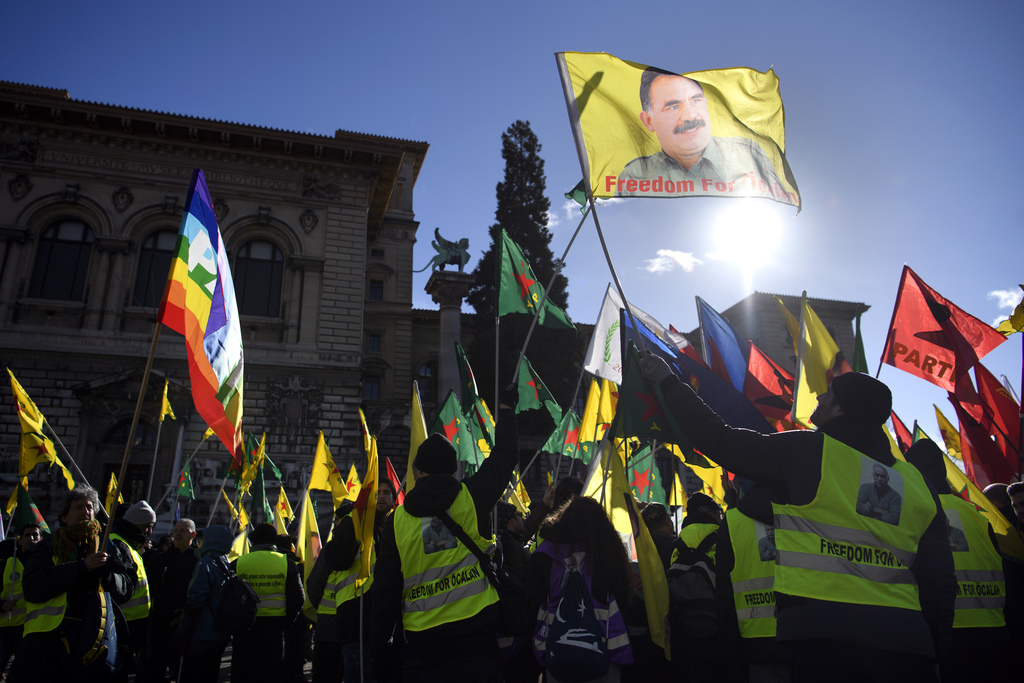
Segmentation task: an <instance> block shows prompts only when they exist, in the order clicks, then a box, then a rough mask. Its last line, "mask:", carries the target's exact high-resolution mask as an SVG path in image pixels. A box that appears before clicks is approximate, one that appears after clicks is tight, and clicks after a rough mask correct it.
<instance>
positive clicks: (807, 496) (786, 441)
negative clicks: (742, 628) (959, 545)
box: [661, 375, 956, 658]
mask: <svg viewBox="0 0 1024 683" xmlns="http://www.w3.org/2000/svg"><path fill="white" fill-rule="evenodd" d="M661 390H662V392H663V393H664V395H665V399H666V403H667V404H668V408H669V410H670V411H671V412H672V415H673V417H674V418H675V420H676V421H677V424H679V426H680V427H681V428H682V430H683V432H684V433H685V434H686V435H687V437H689V439H690V441H691V442H692V443H693V445H694V447H696V448H697V449H698V450H700V451H701V452H702V453H705V454H706V455H707V456H708V457H709V458H711V459H712V460H714V461H715V462H716V463H718V464H719V465H721V466H722V467H724V468H725V469H727V470H729V471H731V472H734V473H736V474H738V475H740V476H741V477H745V478H747V479H750V480H752V481H754V482H757V483H759V484H763V485H767V486H769V487H771V491H772V493H773V496H774V502H776V503H781V504H792V505H806V504H808V503H810V502H811V501H812V500H813V499H814V497H815V495H816V494H817V491H818V486H819V484H820V483H821V463H822V453H823V448H824V436H825V435H826V434H827V435H829V436H830V437H832V438H834V439H836V440H837V441H840V442H842V443H844V444H846V445H847V446H850V447H851V448H854V449H855V450H857V451H859V452H860V453H863V454H864V455H866V456H868V457H869V458H871V459H873V460H876V461H878V462H880V463H882V464H883V465H888V466H892V465H893V464H894V463H895V458H894V457H893V455H892V452H891V451H890V450H889V441H888V439H887V438H886V436H885V434H884V432H883V431H882V430H881V428H880V426H878V425H874V426H873V425H870V424H866V423H865V422H863V421H862V420H859V419H856V418H852V417H848V416H839V417H836V418H835V419H833V420H831V421H829V422H828V423H827V424H826V425H825V426H824V427H823V428H821V429H819V430H817V431H809V430H794V431H789V432H780V433H777V434H759V433H757V432H754V431H751V430H748V429H738V428H732V427H729V426H728V425H727V424H725V422H724V421H723V420H722V418H721V417H719V416H718V414H717V413H715V412H714V411H713V410H711V409H710V408H709V407H708V406H707V405H706V404H705V403H704V401H702V400H701V399H700V398H699V397H698V396H697V395H696V394H695V393H694V391H693V389H692V388H691V387H690V386H689V385H688V384H685V383H683V382H680V381H679V380H678V379H677V378H676V377H675V376H674V375H672V376H669V377H666V378H665V379H664V380H662V382H661ZM929 490H930V491H931V493H932V497H933V498H934V500H935V509H936V515H935V517H934V518H933V519H932V522H931V524H930V525H929V527H928V528H927V530H926V531H925V533H924V535H923V536H922V537H921V540H920V542H919V544H918V549H917V557H916V560H915V561H914V563H913V565H912V566H911V567H910V570H911V572H912V573H913V574H914V578H915V579H916V581H917V584H918V588H919V590H920V601H921V615H922V616H923V617H924V619H925V621H926V622H927V626H928V629H929V630H930V635H931V637H930V638H929V637H928V635H929V634H928V633H927V632H924V631H923V629H921V628H919V627H918V625H919V624H920V622H919V621H917V619H918V618H919V617H918V616H917V613H916V612H912V611H910V610H904V609H899V608H895V607H878V606H872V605H854V604H849V603H841V602H831V601H825V600H812V599H807V598H802V597H796V596H790V595H784V594H777V597H776V599H777V610H778V617H779V620H778V637H779V640H780V641H782V640H795V641H799V640H813V639H817V638H822V637H823V635H822V634H823V633H831V634H833V636H834V639H835V640H837V641H838V642H841V643H844V644H848V645H851V646H855V647H864V648H873V649H880V650H888V651H892V652H897V653H905V654H912V655H916V656H923V657H929V658H934V657H935V656H936V652H938V653H942V652H943V651H944V650H945V649H946V648H947V647H948V644H949V640H950V635H951V631H952V625H953V601H954V600H955V599H956V577H955V575H954V574H953V556H952V553H951V552H950V549H949V541H948V537H947V532H946V517H945V515H942V514H938V512H939V511H940V510H941V507H940V506H939V502H938V497H937V496H936V495H935V492H934V489H931V488H930V489H929ZM769 510H770V508H768V509H762V510H760V511H758V510H751V511H745V512H747V514H749V515H750V516H752V517H754V518H755V519H761V521H764V522H766V523H771V522H772V519H771V517H770V515H769V514H768V513H769ZM922 633H923V635H922Z"/></svg>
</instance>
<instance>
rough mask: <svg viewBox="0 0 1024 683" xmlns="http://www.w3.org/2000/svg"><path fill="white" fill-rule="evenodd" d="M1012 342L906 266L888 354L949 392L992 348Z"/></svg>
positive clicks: (902, 366)
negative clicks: (946, 297)
mask: <svg viewBox="0 0 1024 683" xmlns="http://www.w3.org/2000/svg"><path fill="white" fill-rule="evenodd" d="M1004 341H1006V337H1004V336H1003V335H1002V334H1000V333H999V332H998V331H997V330H996V329H995V328H993V327H992V326H990V325H988V324H986V323H984V322H982V321H981V320H979V319H977V318H975V317H974V316H973V315H971V314H969V313H966V312H964V311H963V310H962V309H960V308H959V307H958V306H956V305H955V304H954V303H952V302H951V301H948V300H946V299H944V298H943V297H942V296H941V295H940V294H939V293H938V292H936V291H935V290H934V289H932V288H931V287H929V286H928V285H926V284H925V283H924V282H923V281H922V280H921V278H919V277H918V276H917V273H915V272H914V271H912V270H911V269H910V268H909V267H907V266H903V275H902V277H901V278H900V288H899V291H898V292H897V294H896V305H895V306H894V307H893V311H892V322H890V323H889V335H888V337H887V339H886V342H885V348H884V349H883V350H882V359H883V360H884V361H885V362H886V363H888V364H889V365H892V366H893V367H897V368H899V369H900V370H905V371H906V372H909V373H910V374H912V375H917V376H918V377H920V378H922V379H925V380H928V381H929V382H931V383H933V384H936V385H938V386H940V387H942V388H943V389H945V390H946V391H954V390H955V384H956V382H957V380H959V379H960V378H961V377H963V375H965V374H966V373H967V371H968V370H969V369H970V368H971V367H972V366H973V365H974V364H975V363H977V362H978V359H979V358H981V357H983V356H984V355H985V354H987V353H988V352H989V351H991V350H992V349H994V348H995V347H997V346H999V345H1000V344H1002V343H1003V342H1004Z"/></svg>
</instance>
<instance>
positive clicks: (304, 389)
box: [266, 377, 324, 444]
mask: <svg viewBox="0 0 1024 683" xmlns="http://www.w3.org/2000/svg"><path fill="white" fill-rule="evenodd" d="M323 401H324V389H323V386H322V385H307V384H303V381H302V379H301V378H299V377H292V378H290V379H289V380H288V384H287V385H284V384H270V385H268V386H267V413H266V414H267V415H268V417H269V419H270V422H271V425H272V428H273V430H274V432H275V433H276V434H280V435H281V437H282V438H283V439H284V440H285V442H286V443H289V444H295V443H298V441H299V439H300V438H301V437H302V436H303V435H306V434H310V433H312V432H315V431H317V430H318V429H320V410H321V405H322V404H323Z"/></svg>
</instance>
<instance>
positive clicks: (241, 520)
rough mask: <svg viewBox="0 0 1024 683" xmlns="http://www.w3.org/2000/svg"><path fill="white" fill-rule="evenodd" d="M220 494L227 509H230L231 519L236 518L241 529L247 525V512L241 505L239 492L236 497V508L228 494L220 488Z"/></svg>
mask: <svg viewBox="0 0 1024 683" xmlns="http://www.w3.org/2000/svg"><path fill="white" fill-rule="evenodd" d="M221 495H223V496H224V502H226V503H227V504H228V510H230V511H231V519H235V520H238V526H239V527H241V528H242V529H244V528H246V527H247V526H249V513H247V512H246V511H245V506H244V505H242V499H241V494H239V499H238V509H237V510H236V509H235V506H234V505H233V504H232V503H231V499H230V498H228V494H227V493H225V492H224V491H223V490H221Z"/></svg>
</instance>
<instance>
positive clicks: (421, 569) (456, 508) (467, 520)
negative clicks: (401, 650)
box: [395, 484, 498, 631]
mask: <svg viewBox="0 0 1024 683" xmlns="http://www.w3.org/2000/svg"><path fill="white" fill-rule="evenodd" d="M448 514H449V515H451V517H452V519H454V520H455V521H456V522H457V523H458V524H459V526H461V527H462V528H463V529H464V530H465V532H466V535H468V536H469V538H470V539H471V540H472V541H473V542H474V543H475V544H476V546H477V547H478V548H480V550H482V551H484V552H487V551H488V550H490V549H491V548H493V547H494V536H491V537H490V538H484V537H482V536H481V535H480V531H479V530H478V528H477V518H476V508H475V506H474V505H473V497H472V496H471V495H469V490H468V489H467V488H466V485H465V484H463V485H462V489H461V490H460V491H459V495H458V496H457V497H456V498H455V502H453V503H452V506H451V507H450V508H448ZM435 519H436V518H434V517H414V516H412V515H410V514H409V513H408V512H407V511H406V509H405V507H404V506H402V507H399V508H398V509H397V510H396V511H395V541H396V543H397V545H398V555H399V559H400V561H401V567H402V576H403V585H402V625H403V627H404V628H405V629H406V630H407V631H425V630H427V629H430V628H435V627H437V626H441V625H443V624H448V623H451V622H454V621H461V620H463V619H468V618H469V617H472V616H474V615H476V614H478V613H479V612H480V611H481V610H483V609H484V608H485V607H487V606H488V605H492V604H494V603H496V602H497V601H498V592H497V591H496V590H495V589H494V587H493V586H492V585H491V582H490V581H488V580H487V575H486V574H484V572H483V569H481V567H480V562H479V561H478V560H477V559H476V556H475V555H474V554H473V553H472V552H470V550H469V549H468V548H466V547H465V546H464V545H463V543H462V542H461V541H459V540H458V539H457V538H455V537H454V536H453V535H452V534H451V532H449V531H448V528H447V527H445V526H444V525H443V524H442V523H441V522H440V520H437V522H436V523H434V520H435Z"/></svg>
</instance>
